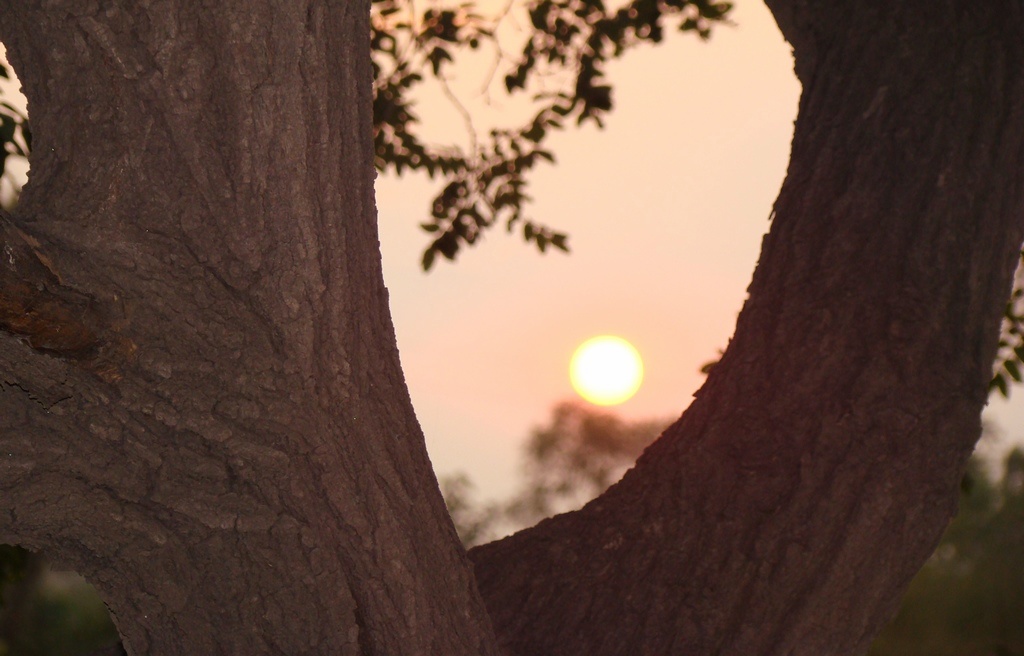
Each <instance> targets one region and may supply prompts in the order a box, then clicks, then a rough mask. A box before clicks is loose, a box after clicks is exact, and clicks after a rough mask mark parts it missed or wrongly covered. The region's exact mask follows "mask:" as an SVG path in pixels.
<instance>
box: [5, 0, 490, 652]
mask: <svg viewBox="0 0 1024 656" xmlns="http://www.w3.org/2000/svg"><path fill="white" fill-rule="evenodd" d="M0 15H2V16H3V19H2V24H0V31H2V34H0V38H2V39H3V42H4V43H5V44H7V46H8V47H9V49H10V56H11V58H12V61H13V63H14V64H15V66H16V67H17V70H18V72H19V74H20V76H21V78H22V80H23V81H24V84H25V91H26V95H27V96H28V98H29V101H30V104H31V105H30V107H31V112H32V127H33V131H34V144H33V146H34V153H33V157H32V172H31V180H30V183H29V185H28V186H27V187H26V189H25V191H24V194H23V196H22V199H21V204H20V206H19V211H18V216H17V217H14V218H12V217H8V216H4V217H3V218H2V221H0V226H2V233H0V236H2V238H3V242H4V252H3V261H2V263H0V269H2V273H0V323H2V327H3V333H2V334H0V371H3V375H2V381H3V384H2V385H0V453H2V458H0V497H2V499H3V502H2V506H0V540H2V541H5V542H10V543H15V544H22V545H25V546H28V547H29V548H32V549H37V550H39V549H41V550H45V551H46V553H47V554H48V555H49V556H50V557H52V558H53V559H55V560H57V561H59V562H61V563H63V564H65V565H68V566H71V567H73V568H74V569H75V570H77V571H78V572H80V573H81V574H83V575H84V576H86V577H87V578H88V579H89V580H90V582H92V583H93V584H95V585H96V586H97V588H98V589H99V590H100V592H101V594H102V595H103V597H104V599H105V600H106V601H107V603H108V604H109V606H110V608H111V610H112V611H113V614H114V616H115V620H116V623H117V626H118V629H119V631H120V632H121V634H122V635H123V636H124V638H125V642H126V645H127V647H128V649H129V652H130V653H133V654H151V655H160V654H288V655H295V654H325V653H330V654H472V655H474V656H475V655H476V654H492V653H495V651H494V648H493V643H494V640H493V637H492V634H491V629H490V625H489V621H488V619H487V615H486V611H485V610H484V607H483V604H482V603H481V602H480V599H479V595H478V593H477V591H476V588H475V585H474V583H473V579H472V574H471V571H470V567H469V565H468V562H467V561H466V559H465V556H464V553H463V551H462V549H461V547H460V545H459V543H458V540H457V538H456V535H455V532H454V530H453V528H452V526H451V522H450V520H449V519H448V517H447V514H446V512H445V509H444V504H443V502H442V500H441V497H440V494H439V492H438V489H437V484H436V481H435V480H434V477H433V474H432V472H431V469H430V465H429V461H428V459H427V455H426V451H425V448H424V444H423V438H422V436H421V433H420V430H419V428H418V426H417V423H416V420H415V417H414V415H413V412H412V409H411V405H410V402H409V398H408V394H407V392H406V389H405V384H404V380H403V378H402V373H401V370H400V367H399V362H398V355H397V350H396V347H395V339H394V333H393V329H392V326H391V322H390V318H389V315H388V311H387V292H386V290H385V289H384V286H383V282H382V277H381V271H380V255H379V252H378V247H377V234H376V227H375V209H374V205H373V175H374V173H373V165H372V159H371V148H372V146H371V131H370V125H371V123H370V119H371V117H370V111H371V95H370V91H371V90H370V63H369V40H368V35H369V4H368V2H323V1H307V2H287V3H280V2H271V1H256V0H234V1H224V0H219V1H218V2H216V3H196V2H187V1H185V0H162V1H160V2H156V1H145V0H140V1H139V2H132V3H105V2H104V3H97V2H91V1H85V0H83V1H80V2H75V1H70V0H69V1H67V2H39V1H29V2H7V3H3V6H2V11H0Z"/></svg>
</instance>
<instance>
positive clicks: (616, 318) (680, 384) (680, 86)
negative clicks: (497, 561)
mask: <svg viewBox="0 0 1024 656" xmlns="http://www.w3.org/2000/svg"><path fill="white" fill-rule="evenodd" d="M732 16H733V20H734V22H735V23H736V25H735V27H720V28H718V30H717V31H716V32H715V33H714V36H713V37H712V39H711V41H710V42H708V43H702V42H700V41H699V40H698V39H696V38H694V37H692V36H690V35H683V34H675V33H673V34H670V35H669V37H668V39H667V42H666V43H663V44H661V45H659V46H650V47H642V48H640V49H638V50H636V51H634V52H630V53H628V54H627V55H626V57H625V59H624V60H623V61H622V62H619V63H617V64H616V65H614V66H611V67H609V72H610V76H609V77H610V78H611V80H612V81H613V83H614V86H615V96H614V99H615V109H614V111H613V112H612V114H611V115H610V116H609V118H608V120H607V121H606V128H605V129H604V130H597V129H595V128H592V127H590V128H587V129H584V130H581V131H580V130H572V131H568V132H567V133H566V134H564V135H559V137H560V138H558V139H557V140H555V141H554V143H553V144H552V147H553V149H554V151H555V153H556V155H557V157H558V164H557V165H556V166H554V167H547V168H541V169H539V170H538V171H537V172H536V173H535V174H534V175H533V176H532V178H531V180H532V184H533V195H534V197H535V202H534V204H533V205H532V207H531V213H532V216H533V217H535V218H536V219H538V220H540V221H542V222H547V223H549V224H550V225H552V226H554V227H557V228H559V229H563V230H566V231H568V232H569V233H570V234H571V238H570V245H571V247H572V251H573V252H572V254H571V255H569V256H565V255H562V254H560V253H549V254H546V255H543V256H542V255H539V254H538V253H537V252H536V250H535V249H534V248H533V247H527V246H526V245H524V244H523V243H522V241H521V240H520V238H519V237H518V236H509V235H506V234H505V232H504V231H503V230H495V231H493V232H492V233H491V234H489V235H488V236H487V238H486V240H485V241H484V243H482V244H480V245H479V246H478V247H476V248H475V249H472V250H470V251H468V252H465V253H462V254H460V256H459V259H458V262H457V263H456V264H454V265H451V264H449V263H447V262H441V263H440V265H439V266H438V265H435V270H434V271H432V272H431V273H430V274H427V275H424V274H423V273H422V272H421V271H420V270H419V265H418V263H419V255H420V252H421V250H422V248H423V246H424V245H425V243H426V239H425V235H424V234H423V233H421V232H420V231H419V230H418V229H417V228H416V227H415V226H416V223H417V222H418V221H420V220H423V218H424V217H425V214H426V212H427V208H428V202H429V199H430V198H431V197H432V196H431V193H432V192H433V191H434V190H435V186H434V185H432V184H430V183H429V181H424V180H420V179H417V178H403V179H401V180H395V179H391V178H384V179H381V180H379V181H378V186H377V191H378V199H377V203H378V211H379V214H380V226H381V248H382V251H383V255H384V269H385V278H386V283H387V286H388V289H389V290H390V292H391V302H392V312H393V315H394V318H395V324H396V330H397V332H398V342H399V348H400V350H401V354H402V362H403V365H404V368H405V371H406V377H407V380H408V383H409V387H410V390H411V393H412V398H413V403H414V405H415V406H416V411H417V415H418V416H419V419H420V423H421V424H422V426H423V429H424V432H425V434H426V437H427V445H428V447H429V449H430V453H431V457H432V458H433V461H434V464H435V468H436V469H437V470H438V473H439V474H440V475H444V474H446V473H451V472H453V471H459V470H461V471H465V472H467V473H468V474H470V475H471V477H472V478H473V480H474V481H475V482H476V483H477V485H478V486H479V487H480V488H481V490H482V491H483V492H485V493H487V494H501V493H504V492H506V491H508V490H510V489H511V487H512V485H513V481H514V480H515V476H516V473H517V467H518V462H519V460H518V458H519V449H520V446H521V445H522V443H523V441H524V440H525V439H526V438H527V436H528V435H529V431H530V429H531V427H533V426H537V425H540V424H542V423H544V422H545V421H546V420H547V418H548V415H549V410H550V408H551V407H552V406H553V405H554V404H555V403H556V402H557V401H559V400H560V399H567V398H572V397H573V396H574V393H573V391H572V389H571V387H570V385H569V380H568V374H567V369H568V363H569V359H570V357H571V355H572V352H573V350H574V349H575V347H576V346H577V345H578V344H579V343H580V342H582V341H583V340H584V339H586V338H588V337H591V336H593V335H598V334H602V333H613V334H617V335H621V336H623V337H625V338H626V339H628V340H630V341H631V342H632V343H633V344H635V345H636V347H637V348H638V349H639V351H640V353H641V354H642V355H643V357H644V360H645V364H646V368H647V372H646V373H647V375H646V381H645V383H644V385H643V387H642V388H641V389H640V391H639V393H638V394H637V395H636V397H634V399H632V400H630V401H628V402H627V403H625V404H624V405H622V406H619V407H618V411H619V412H620V413H621V414H622V415H624V416H626V417H629V418H653V417H674V416H678V415H679V414H680V413H681V412H682V411H683V410H684V409H685V408H686V406H687V405H689V402H690V400H691V395H692V393H693V392H694V391H695V390H696V389H697V387H699V385H700V384H701V382H702V381H703V376H702V375H701V374H700V373H699V372H698V369H699V367H700V366H701V365H702V364H703V363H705V362H707V361H708V360H710V359H712V358H714V357H716V355H717V350H718V349H719V348H723V347H724V346H725V345H726V344H727V343H728V339H729V336H730V335H731V334H732V331H733V327H734V324H735V320H736V315H737V313H738V312H739V309H740V307H741V305H742V302H743V300H744V298H745V297H746V287H747V284H748V283H749V280H750V275H751V273H752V271H753V268H754V265H755V263H756V261H757V256H758V252H759V250H760V242H761V238H762V236H763V234H764V232H765V231H766V230H767V229H768V220H767V219H768V215H769V212H770V210H771V206H772V202H773V201H774V199H775V196H776V194H777V192H778V189H779V186H780V185H781V182H782V179H783V176H784V174H785V168H786V164H787V161H788V157H789V144H790V139H791V137H792V126H793V121H794V119H795V117H796V108H797V101H798V97H799V90H800V89H799V84H798V83H797V81H796V79H795V77H794V76H793V73H792V57H791V54H790V49H789V46H788V45H787V44H786V43H785V42H784V41H783V40H782V37H781V35H780V34H779V31H778V29H777V27H776V26H775V23H774V21H773V20H772V18H771V15H770V14H769V13H768V11H767V9H766V8H765V7H764V5H763V4H762V3H761V2H757V1H753V0H740V1H739V2H738V3H737V7H736V9H735V11H734V13H733V15H732ZM492 109H493V108H492ZM498 109H499V110H500V109H501V108H500V106H499V107H498ZM446 111H447V112H448V114H447V121H448V123H449V125H450V126H454V128H453V129H454V130H455V131H456V132H457V131H458V129H460V128H459V126H460V125H461V124H460V123H459V120H458V118H457V117H456V116H454V112H453V111H452V110H451V109H450V108H447V107H446V106H445V105H444V104H443V103H437V104H436V106H435V105H433V104H432V105H431V107H430V108H429V111H427V112H425V116H424V119H425V122H426V121H435V122H438V123H443V122H445V121H446V114H445V112H446ZM445 134H446V135H447V134H451V133H449V132H446V133H445ZM1022 394H1024V390H1020V389H1017V390H1015V391H1014V396H1015V397H1016V398H1015V401H1018V399H1019V397H1021V395H1022ZM995 405H996V406H998V407H997V408H996V410H998V411H999V412H998V413H991V412H990V413H989V414H996V415H997V418H996V423H997V424H998V425H999V426H1000V427H1001V428H1002V431H1003V433H1004V434H1005V435H1006V436H1007V437H1017V438H1019V437H1020V436H1021V435H1022V434H1024V431H1022V430H1021V426H1022V420H1024V403H1021V402H1019V401H1018V402H1016V403H1014V404H1006V403H1003V402H996V403H995Z"/></svg>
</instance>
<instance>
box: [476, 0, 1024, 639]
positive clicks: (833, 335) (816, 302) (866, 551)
mask: <svg viewBox="0 0 1024 656" xmlns="http://www.w3.org/2000/svg"><path fill="white" fill-rule="evenodd" d="M783 5H784V6H785V7H786V9H787V11H789V12H790V14H789V15H786V16H780V24H782V25H783V29H785V30H786V32H787V37H788V38H791V39H793V40H794V42H795V44H796V56H797V65H798V68H799V67H800V65H801V62H800V58H801V57H802V56H804V55H805V53H806V55H807V56H810V57H812V58H813V59H814V61H813V65H812V66H810V67H808V68H805V69H804V70H805V71H813V75H806V74H805V75H802V79H803V82H804V93H803V97H802V99H801V106H800V117H799V119H798V121H797V124H796V133H795V136H794V141H793V152H792V158H791V164H790V168H789V171H788V174H787V179H786V182H785V184H784V186H783V189H782V191H781V193H780V196H779V199H778V201H777V202H776V204H775V218H774V221H773V224H772V227H771V231H770V233H769V234H768V236H767V237H766V238H765V241H764V247H763V250H762V255H761V259H760V262H759V265H758V269H757V272H756V273H755V276H754V280H753V282H752V284H751V286H750V290H749V291H750V297H749V300H748V301H747V303H746V305H745V307H744V309H743V312H742V314H741V315H740V318H739V321H738V325H737V329H736V334H735V337H734V338H733V340H732V342H731V344H730V347H729V349H728V351H727V352H726V353H725V355H724V356H723V358H722V360H721V362H720V363H719V364H718V365H717V366H716V367H715V368H714V369H713V370H712V372H711V373H710V375H709V377H708V381H707V383H706V385H705V386H704V388H703V389H702V390H701V391H700V393H699V394H698V396H697V399H696V400H695V401H694V403H693V404H692V405H691V407H690V408H689V409H688V410H687V412H686V413H685V414H684V415H683V417H682V418H681V419H680V421H679V422H677V423H676V424H675V425H674V426H672V427H671V428H669V429H668V431H666V433H665V434H664V435H663V436H662V437H661V439H660V440H659V441H658V442H656V443H655V444H654V445H653V446H652V447H651V448H650V449H649V450H648V451H647V452H646V453H645V454H644V455H643V456H642V457H641V458H640V461H639V462H638V464H637V466H636V468H635V469H634V470H632V471H631V472H630V473H629V474H627V475H626V477H625V478H624V479H623V481H622V482H621V483H620V484H618V485H616V486H614V487H613V488H612V489H611V490H609V491H608V493H606V494H605V495H604V496H602V497H600V498H598V499H597V500H595V501H594V502H592V503H591V504H589V505H588V506H587V507H586V508H584V509H583V510H581V511H579V512H577V513H571V514H569V515H562V516H559V517H557V518H555V519H553V520H550V521H547V522H543V523H541V524H540V525H539V526H537V527H535V528H534V529H531V530H528V531H525V532H523V533H521V534H518V535H515V536H512V537H511V538H508V539H506V540H503V541H500V542H497V543H495V544H492V545H486V546H484V547H480V548H477V549H475V550H474V551H472V552H471V554H470V555H471V558H472V559H473V560H474V562H475V563H476V571H477V578H478V581H479V584H480V587H481V591H482V593H483V594H484V597H485V599H486V600H487V603H488V608H489V609H490V610H491V613H492V617H493V619H494V622H495V625H496V629H497V631H498V633H499V637H500V639H501V640H502V641H503V643H504V644H505V645H506V646H507V647H508V648H509V649H510V651H511V652H512V653H515V654H522V655H524V656H525V655H527V654H538V653H559V654H576V653H578V654H621V653H642V654H665V653H687V654H719V655H732V654H734V655H736V656H741V655H743V656H746V655H749V654H764V655H771V654H779V655H781V654H801V655H802V654H807V655H808V656H810V655H818V654H824V653H829V654H851V655H852V654H857V653H862V652H863V651H864V650H866V649H867V646H868V644H869V642H870V640H871V638H872V637H873V635H874V634H875V632H877V630H878V629H879V628H880V627H881V626H882V625H883V623H884V622H885V621H886V619H887V618H888V616H889V614H890V613H891V612H892V611H893V610H894V608H895V604H896V602H897V600H898V598H899V595H900V593H901V592H902V590H903V588H904V586H905V585H906V583H907V582H908V581H909V580H910V578H911V576H912V575H913V574H914V572H916V570H917V569H918V568H919V567H920V565H921V564H922V563H923V561H924V560H925V558H927V556H928V555H929V554H930V552H931V550H932V549H933V548H934V545H935V543H936V541H937V540H938V538H939V536H940V534H941V532H942V530H943V528H944V527H945V525H946V523H947V522H948V520H949V518H950V517H951V516H952V514H953V512H954V509H955V503H956V498H957V489H958V481H959V479H960V474H961V471H962V467H963V464H964V462H965V460H966V458H967V456H968V454H969V453H970V452H971V450H972V448H973V445H974V442H975V441H976V439H977V437H978V435H979V432H980V422H979V414H980V411H981V408H982V406H983V405H984V402H985V399H986V391H987V383H988V380H989V378H990V376H991V363H992V359H993V357H994V355H995V350H996V341H997V337H998V329H999V321H1000V318H1001V314H1002V308H1003V305H1004V303H1005V300H1006V297H1007V294H1008V292H1009V289H1010V282H1011V277H1012V273H1013V270H1014V267H1015V264H1016V262H1017V259H1018V252H1019V247H1020V244H1021V240H1022V239H1024V184H1022V181H1021V178H1020V175H1019V172H1020V171H1021V170H1024V79H1022V78H1021V77H1020V75H1019V71H1020V70H1022V69H1024V46H1022V43H1024V39H1022V36H1024V29H1022V25H1024V22H1022V20H1021V8H1020V6H1019V3H1016V2H1009V1H1007V2H997V3H990V4H988V5H985V6H984V7H981V6H979V5H977V4H976V3H968V2H947V3H941V4H940V5H938V6H936V5H935V4H934V3H924V2H920V3H899V4H896V5H894V4H892V3H889V4H887V5H885V12H884V13H883V12H882V11H881V7H880V6H879V7H875V6H874V5H872V6H870V7H861V8H858V7H860V5H858V7H847V9H848V11H845V12H844V13H843V14H842V16H841V19H842V22H841V23H840V16H838V15H836V14H835V13H834V12H835V11H838V10H834V9H833V5H827V8H826V3H818V5H817V8H816V9H814V10H813V12H812V10H807V14H806V15H805V14H803V13H801V12H802V9H801V8H802V7H803V6H804V5H802V4H801V3H799V2H796V3H789V2H786V3H782V2H779V3H774V5H773V6H779V7H781V6H783ZM826 22H827V23H828V25H829V26H830V28H831V32H830V36H829V38H825V39H822V38H819V36H818V33H812V34H809V35H807V34H804V33H803V32H801V30H803V29H804V27H803V26H804V25H815V24H818V23H821V24H822V25H824V24H825V23H826ZM805 36H807V37H809V38H811V39H812V40H813V47H812V48H811V50H810V51H807V50H806V48H805V45H804V42H803V39H804V37H805Z"/></svg>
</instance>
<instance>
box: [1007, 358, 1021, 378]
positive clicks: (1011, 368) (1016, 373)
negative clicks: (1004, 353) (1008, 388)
mask: <svg viewBox="0 0 1024 656" xmlns="http://www.w3.org/2000/svg"><path fill="white" fill-rule="evenodd" d="M1003 368H1004V369H1006V372H1007V373H1008V374H1010V378H1012V379H1014V380H1015V381H1017V382H1018V383H1019V382H1020V380H1021V378H1020V367H1018V366H1017V362H1016V361H1014V360H1007V361H1006V362H1004V363H1003Z"/></svg>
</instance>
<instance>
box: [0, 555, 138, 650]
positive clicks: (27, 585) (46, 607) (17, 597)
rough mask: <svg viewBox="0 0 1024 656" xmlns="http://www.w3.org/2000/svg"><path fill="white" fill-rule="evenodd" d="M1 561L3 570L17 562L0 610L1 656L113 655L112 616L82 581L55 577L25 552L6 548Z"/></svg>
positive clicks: (72, 576) (71, 576)
mask: <svg viewBox="0 0 1024 656" xmlns="http://www.w3.org/2000/svg"><path fill="white" fill-rule="evenodd" d="M0 558H2V560H0V565H2V564H5V563H7V562H10V561H11V560H13V561H14V562H16V570H17V576H16V577H15V578H14V579H13V580H11V581H9V585H8V586H7V588H6V590H5V591H4V598H5V601H6V602H7V603H6V604H5V605H4V607H3V609H2V610H0V656H75V655H77V654H91V653H93V652H94V651H95V650H97V649H99V648H102V647H107V646H110V647H111V651H110V652H109V653H113V651H115V650H114V649H113V645H115V644H116V643H117V642H118V641H119V636H118V634H117V630H116V629H115V628H114V625H113V622H112V621H111V619H110V613H109V612H108V611H107V607H106V606H105V605H104V604H103V602H102V601H101V600H100V598H99V596H98V595H97V593H96V590H95V589H94V588H93V587H92V586H91V585H89V584H88V583H87V582H86V581H85V580H84V579H82V578H81V577H79V576H77V575H75V574H71V573H67V572H54V571H51V570H50V569H49V568H48V567H47V566H46V562H45V560H44V559H42V557H40V556H39V555H37V554H33V553H31V552H28V551H25V550H24V549H20V548H15V547H2V548H0ZM104 653H108V652H104Z"/></svg>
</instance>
